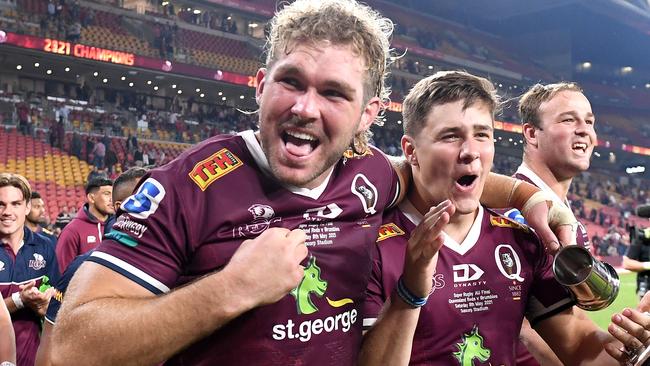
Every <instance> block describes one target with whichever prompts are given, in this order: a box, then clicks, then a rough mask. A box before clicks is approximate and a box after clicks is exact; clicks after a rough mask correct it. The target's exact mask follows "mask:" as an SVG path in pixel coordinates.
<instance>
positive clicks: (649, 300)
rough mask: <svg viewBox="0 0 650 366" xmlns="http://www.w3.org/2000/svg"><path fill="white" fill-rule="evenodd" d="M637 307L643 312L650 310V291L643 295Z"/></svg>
mask: <svg viewBox="0 0 650 366" xmlns="http://www.w3.org/2000/svg"><path fill="white" fill-rule="evenodd" d="M637 309H638V310H639V311H641V312H650V291H648V292H646V294H645V295H643V298H642V299H641V301H639V305H638V306H637Z"/></svg>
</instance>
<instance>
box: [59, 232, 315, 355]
mask: <svg viewBox="0 0 650 366" xmlns="http://www.w3.org/2000/svg"><path fill="white" fill-rule="evenodd" d="M305 238H306V236H305V233H304V232H303V231H301V230H293V231H289V230H287V229H281V228H270V229H268V230H266V231H265V232H264V233H262V234H261V235H260V236H259V237H257V238H256V239H254V240H247V241H245V242H243V243H242V244H241V246H240V247H239V249H238V250H237V252H236V253H235V254H234V255H233V257H232V258H231V260H230V262H229V264H228V265H227V266H226V267H224V269H223V270H221V271H220V272H217V273H214V274H212V275H209V276H206V277H203V278H201V279H199V280H197V281H195V282H192V283H190V284H188V285H186V286H184V287H181V288H178V289H175V290H173V291H171V292H169V293H167V294H165V295H161V296H155V295H154V294H153V293H151V292H149V291H148V290H146V289H145V288H144V287H141V286H140V285H139V284H136V283H135V282H133V281H131V280H130V279H128V278H126V277H124V276H122V275H121V274H119V273H117V272H114V271H113V270H111V269H108V268H106V267H103V266H102V265H99V264H96V263H92V262H87V263H84V264H83V265H82V266H81V267H80V268H79V271H78V272H77V274H76V275H75V276H74V278H73V279H72V282H71V283H70V286H69V287H68V292H67V293H66V297H65V301H64V303H63V307H62V308H61V312H60V313H59V316H58V318H57V325H56V327H55V328H54V332H53V338H52V342H53V344H55V345H56V347H53V349H52V355H51V357H52V364H53V365H82V364H83V365H99V364H111V365H143V364H156V363H160V362H162V361H164V360H166V359H168V358H170V357H171V356H173V355H174V354H175V353H177V352H178V351H180V350H182V349H183V348H185V347H187V346H188V345H190V344H192V343H194V342H196V341H197V340H199V339H201V338H203V337H205V336H207V335H209V334H211V333H213V332H214V331H215V330H217V329H219V328H220V327H222V326H223V325H224V324H226V323H228V322H229V321H230V320H232V319H234V318H236V317H238V316H239V315H241V314H242V313H244V312H246V311H248V310H250V309H252V308H254V307H257V306H260V305H264V304H270V303H274V302H276V301H278V300H279V299H281V298H282V297H283V296H284V295H286V294H287V293H288V292H289V291H290V290H291V289H292V288H294V287H295V286H296V285H297V284H298V282H299V281H300V280H301V279H302V276H303V268H302V267H301V266H300V262H301V261H302V260H303V259H304V258H305V256H306V255H307V248H306V246H305V243H304V242H305ZM251 263H254V264H255V265H251Z"/></svg>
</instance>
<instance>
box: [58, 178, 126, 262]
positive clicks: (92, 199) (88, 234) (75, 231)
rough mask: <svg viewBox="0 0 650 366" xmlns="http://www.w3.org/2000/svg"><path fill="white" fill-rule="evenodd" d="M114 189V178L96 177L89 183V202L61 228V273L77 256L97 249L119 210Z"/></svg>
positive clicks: (59, 244)
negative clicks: (106, 226) (113, 200)
mask: <svg viewBox="0 0 650 366" xmlns="http://www.w3.org/2000/svg"><path fill="white" fill-rule="evenodd" d="M112 192H113V181H111V180H109V179H104V178H98V179H93V180H91V181H89V182H88V183H87V184H86V203H84V205H83V206H82V207H81V209H80V210H79V211H77V216H76V217H75V218H74V219H72V221H70V223H69V224H68V225H67V226H66V227H65V228H64V229H63V230H62V231H61V235H60V236H59V241H58V243H57V246H56V256H57V259H58V261H59V268H60V269H61V272H63V271H65V269H66V268H67V267H68V265H69V264H70V262H72V260H73V259H74V258H75V257H76V256H78V255H80V254H83V253H85V252H87V251H89V250H91V249H94V248H95V247H97V246H98V245H99V243H100V242H101V240H102V238H103V235H104V226H105V225H106V221H107V220H108V219H109V218H110V216H111V215H113V214H114V213H115V210H114V209H113V202H112Z"/></svg>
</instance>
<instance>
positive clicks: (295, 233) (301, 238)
mask: <svg viewBox="0 0 650 366" xmlns="http://www.w3.org/2000/svg"><path fill="white" fill-rule="evenodd" d="M285 235H286V237H287V239H289V240H290V241H291V242H292V243H297V244H301V243H302V244H304V243H305V241H306V240H307V234H306V233H305V232H304V231H303V230H301V229H294V230H291V231H289V232H287V233H286V234H285Z"/></svg>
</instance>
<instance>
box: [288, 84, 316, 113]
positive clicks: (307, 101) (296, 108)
mask: <svg viewBox="0 0 650 366" xmlns="http://www.w3.org/2000/svg"><path fill="white" fill-rule="evenodd" d="M291 113H293V114H294V115H296V116H297V117H299V118H300V119H301V120H313V119H316V118H318V116H319V110H318V95H317V92H316V91H315V90H313V89H307V90H305V91H304V92H303V93H301V94H300V95H298V96H297V97H296V102H295V103H294V104H293V107H291Z"/></svg>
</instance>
